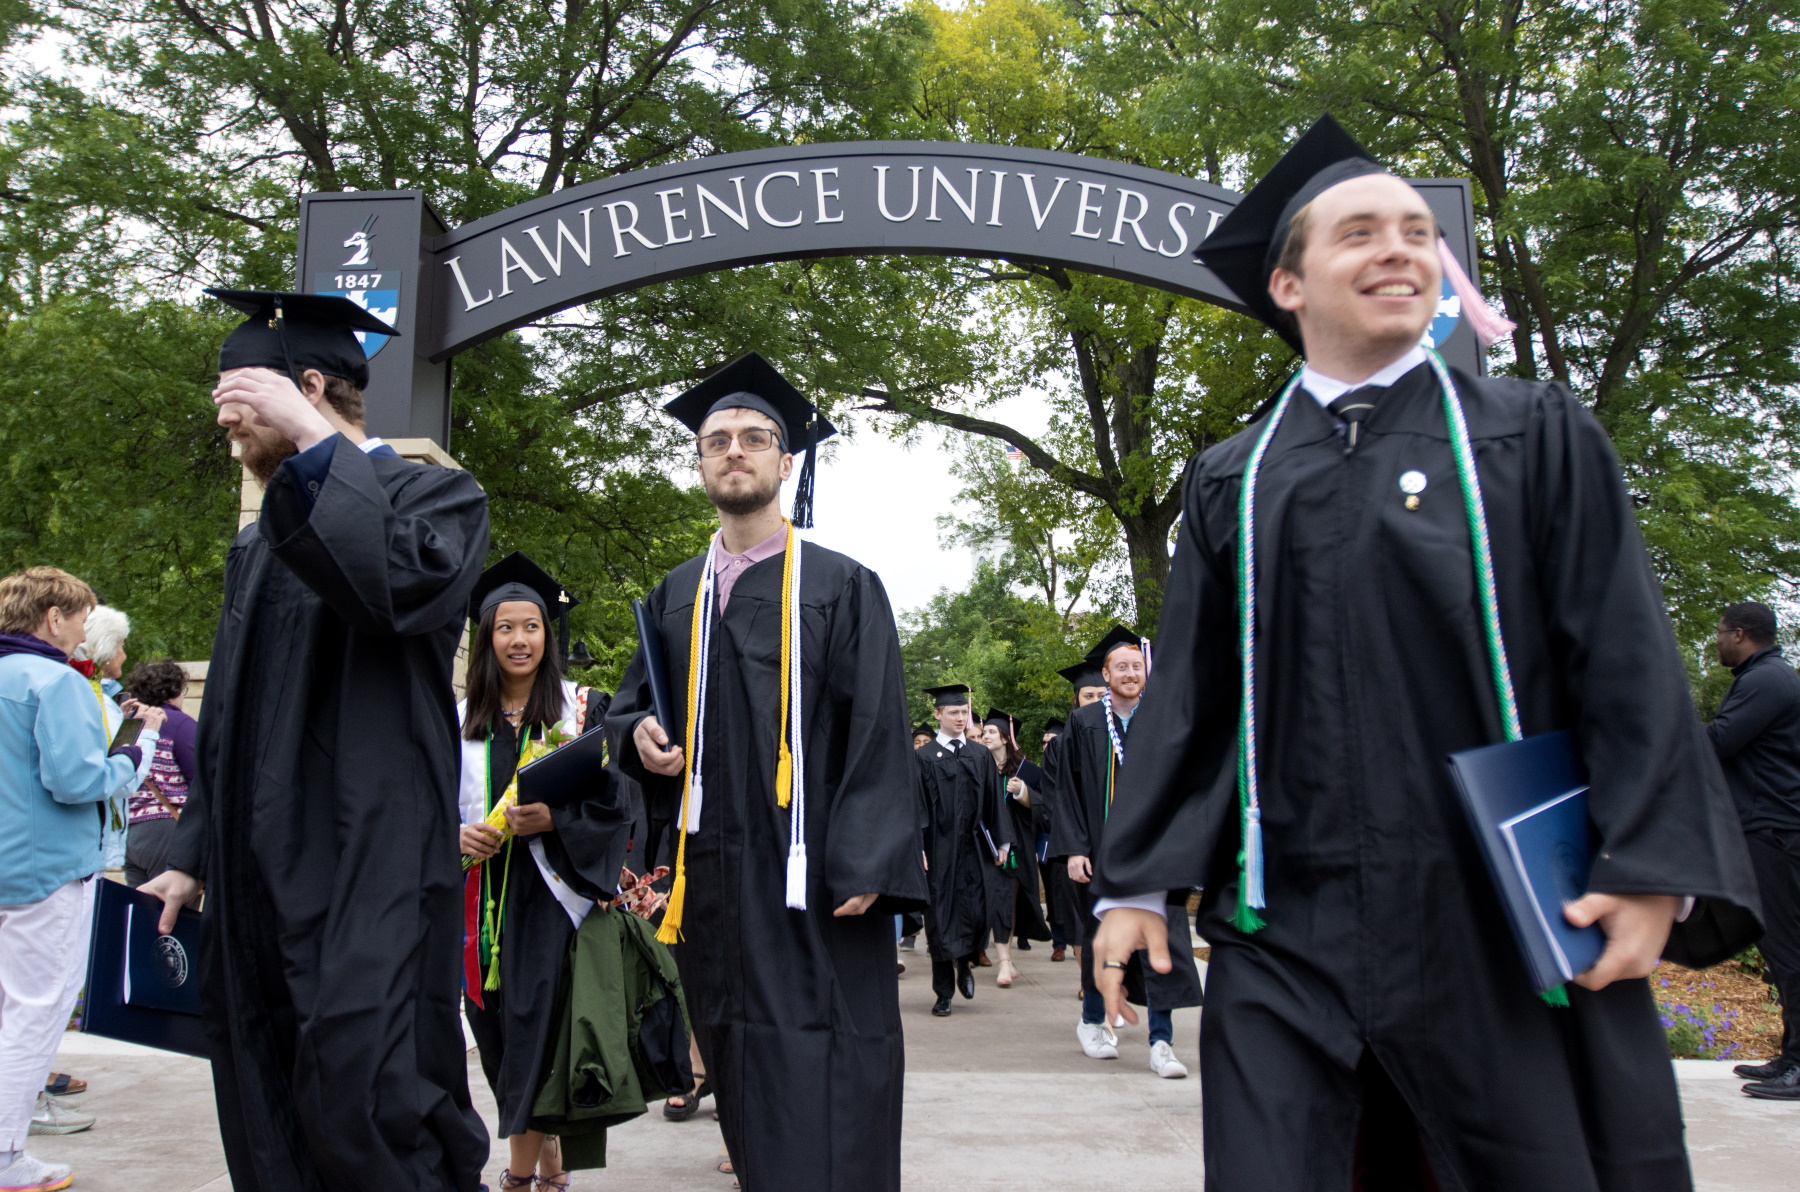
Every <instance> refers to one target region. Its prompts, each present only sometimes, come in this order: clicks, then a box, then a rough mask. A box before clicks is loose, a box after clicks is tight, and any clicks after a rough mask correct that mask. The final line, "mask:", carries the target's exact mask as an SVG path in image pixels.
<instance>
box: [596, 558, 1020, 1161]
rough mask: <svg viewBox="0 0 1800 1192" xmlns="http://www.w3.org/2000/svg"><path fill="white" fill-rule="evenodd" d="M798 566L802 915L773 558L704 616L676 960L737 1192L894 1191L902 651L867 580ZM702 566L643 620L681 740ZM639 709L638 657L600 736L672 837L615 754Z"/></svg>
mask: <svg viewBox="0 0 1800 1192" xmlns="http://www.w3.org/2000/svg"><path fill="white" fill-rule="evenodd" d="M802 550H803V552H804V553H803V555H802V567H801V584H800V599H801V605H802V608H801V620H802V627H801V632H802V652H801V658H802V668H803V673H802V692H801V706H802V713H803V717H804V723H805V732H806V749H807V752H806V824H805V840H806V848H807V855H808V858H809V864H808V869H807V885H806V904H807V909H806V910H804V911H799V910H790V909H789V908H788V907H787V904H786V893H785V891H786V868H787V856H788V824H789V813H788V811H786V810H783V809H782V808H781V807H779V806H778V805H777V803H776V795H775V770H776V763H777V747H778V738H779V734H780V728H779V726H778V724H777V720H778V719H779V715H780V712H779V708H780V691H781V684H782V683H783V682H784V681H785V676H783V675H782V673H781V623H782V617H783V615H784V611H785V610H784V609H783V608H782V603H781V574H782V556H781V555H776V556H775V557H774V558H771V559H765V560H763V561H762V562H759V563H754V564H752V565H751V566H750V567H749V568H747V569H746V570H745V571H744V572H742V573H741V574H740V575H739V576H738V579H737V583H736V585H735V586H734V587H733V588H732V592H731V599H730V601H729V603H728V604H727V605H726V608H725V611H724V613H723V615H720V614H718V613H716V612H715V614H714V622H713V626H712V631H711V650H710V655H711V657H710V658H709V659H708V671H709V673H708V680H707V698H706V716H705V730H706V741H705V750H704V754H703V757H702V762H701V765H702V773H701V779H702V783H701V787H702V791H703V799H702V810H701V816H700V825H699V831H698V832H696V833H694V834H692V835H690V836H689V837H688V839H687V901H686V907H685V914H684V919H683V923H682V933H683V939H682V942H681V943H680V944H677V945H676V946H675V948H674V951H675V956H676V960H677V962H678V963H679V964H680V967H681V979H682V984H683V986H684V987H685V988H686V991H687V996H688V1006H689V1010H690V1013H691V1016H692V1019H693V1024H694V1032H695V1037H696V1039H697V1040H698V1042H699V1044H700V1051H701V1056H702V1058H703V1059H704V1060H705V1061H706V1069H707V1073H708V1076H709V1079H710V1080H711V1082H712V1085H713V1088H714V1089H715V1090H716V1093H717V1097H718V1106H719V1118H720V1125H721V1126H722V1127H723V1130H724V1134H725V1143H726V1146H727V1148H728V1149H729V1150H730V1152H731V1159H732V1163H733V1165H734V1166H735V1167H736V1168H737V1173H738V1179H739V1180H740V1181H741V1182H742V1183H743V1186H744V1187H745V1188H747V1189H752V1190H756V1192H769V1190H773V1189H782V1188H810V1189H822V1190H841V1192H862V1190H865V1189H875V1190H880V1189H898V1188H899V1186H900V1112H901V1096H902V1083H903V1078H904V1070H905V1048H904V1044H903V1041H902V1037H901V1032H900V1003H899V991H898V986H897V984H896V982H895V978H894V920H893V917H892V916H893V915H894V914H895V913H898V912H902V911H909V910H913V909H916V908H918V907H919V906H921V905H922V904H923V903H924V901H925V875H924V872H923V871H922V867H921V865H920V862H919V851H920V846H919V828H918V821H917V818H916V806H915V802H914V793H913V788H912V771H911V769H910V768H909V766H908V762H907V758H906V749H907V744H908V741H909V739H910V736H911V732H912V728H911V725H910V723H909V722H908V720H907V714H906V691H905V680H904V676H903V673H902V670H901V663H900V638H899V633H898V631H897V630H896V629H895V626H894V615H893V611H892V610H891V608H890V607H889V605H888V600H887V593H886V592H885V591H884V590H883V588H882V586H881V581H880V579H879V578H878V577H877V576H876V575H875V573H874V572H872V571H870V570H869V569H868V568H866V567H863V566H861V565H859V564H858V563H856V562H855V561H854V560H852V559H848V558H846V557H844V556H843V555H840V554H838V553H837V552H835V551H831V550H827V549H825V548H824V547H821V546H817V545H814V544H813V543H805V544H804V545H803V547H802ZM703 562H704V557H700V558H694V559H690V560H688V561H687V562H686V563H683V564H682V565H681V566H679V567H677V568H676V569H675V570H674V571H672V572H670V573H669V574H668V576H667V577H665V578H664V579H663V581H662V582H661V583H660V584H658V585H657V586H656V588H655V590H654V591H652V592H651V593H650V596H649V599H648V600H647V601H646V602H645V603H646V604H647V606H648V608H649V612H650V616H651V618H652V620H653V622H654V623H655V624H656V625H657V626H658V627H659V629H660V630H661V632H662V636H663V640H664V643H665V648H666V652H667V664H668V676H669V681H670V685H671V687H672V689H673V690H672V692H671V696H672V700H673V708H672V709H671V712H672V715H673V716H674V717H675V719H676V720H677V723H676V724H673V725H668V726H665V727H666V728H667V729H668V730H669V732H670V736H671V738H672V739H673V740H674V741H676V742H677V743H682V742H684V741H685V724H684V723H682V721H683V720H684V717H685V714H686V709H687V706H688V691H687V678H688V659H689V653H690V636H691V629H692V621H693V612H694V594H695V589H696V586H697V584H698V582H699V579H700V575H701V570H702V564H703ZM650 711H651V704H650V689H649V685H648V682H647V681H646V679H645V672H644V660H643V658H642V657H641V651H640V656H638V657H634V658H633V659H632V662H631V666H630V668H629V669H628V670H627V671H626V672H625V678H624V680H623V682H622V683H621V684H620V687H619V693H618V695H617V696H616V697H615V699H614V701H613V705H612V709H611V712H610V713H609V715H608V726H609V731H612V732H614V733H616V734H617V736H618V739H619V740H620V741H621V742H624V743H625V744H624V745H623V747H622V749H621V754H620V763H621V765H622V766H623V767H624V768H625V770H626V772H627V773H629V774H631V775H632V776H633V777H634V778H636V779H637V780H638V781H639V782H640V783H642V784H643V787H644V794H645V798H646V800H647V801H648V803H649V805H650V808H651V815H652V818H655V817H656V816H658V815H659V814H660V815H667V816H669V817H671V818H673V817H674V816H676V814H677V812H676V808H677V807H678V806H679V803H680V800H681V790H680V785H681V784H680V780H679V779H678V778H667V777H663V776H661V775H658V774H654V773H652V772H651V771H650V770H648V769H647V768H645V767H644V765H643V762H642V759H641V758H640V757H639V756H638V752H637V750H636V748H635V747H633V746H632V745H631V744H629V742H630V741H631V735H632V733H633V731H635V729H636V727H637V724H638V722H639V721H640V720H642V719H643V718H644V717H645V716H646V715H648V714H650ZM989 768H990V769H991V768H992V767H991V765H990V767H989ZM665 860H666V858H665ZM871 893H872V894H878V895H880V897H879V898H878V899H877V900H876V902H875V905H874V906H872V907H871V908H870V909H869V910H868V911H867V912H866V913H865V914H862V915H857V916H846V917H843V918H837V917H834V916H833V914H832V911H833V910H834V909H835V908H836V907H838V906H840V905H842V904H843V903H844V902H846V901H848V900H849V899H851V898H855V897H857V896H858V895H861V894H871Z"/></svg>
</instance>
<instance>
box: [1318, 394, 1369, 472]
mask: <svg viewBox="0 0 1800 1192" xmlns="http://www.w3.org/2000/svg"><path fill="white" fill-rule="evenodd" d="M1380 396H1381V389H1380V387H1379V386H1376V385H1364V386H1363V387H1362V388H1361V389H1352V390H1350V392H1348V393H1346V394H1344V395H1343V396H1342V397H1340V398H1338V399H1337V400H1336V401H1334V402H1332V403H1331V404H1330V405H1328V406H1326V407H1325V408H1326V409H1327V410H1330V411H1331V412H1332V413H1333V414H1335V415H1337V416H1338V418H1339V419H1341V420H1342V421H1343V423H1344V454H1345V455H1349V454H1350V453H1351V452H1352V451H1355V450H1356V437H1357V432H1358V431H1360V430H1361V429H1362V424H1363V420H1364V419H1366V418H1368V416H1369V415H1370V414H1373V413H1374V412H1375V399H1376V398H1378V397H1380Z"/></svg>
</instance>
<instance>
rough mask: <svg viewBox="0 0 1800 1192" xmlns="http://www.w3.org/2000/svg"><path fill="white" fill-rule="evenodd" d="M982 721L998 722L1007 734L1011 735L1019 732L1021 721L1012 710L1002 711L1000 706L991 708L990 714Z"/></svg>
mask: <svg viewBox="0 0 1800 1192" xmlns="http://www.w3.org/2000/svg"><path fill="white" fill-rule="evenodd" d="M981 723H983V724H997V725H999V726H1000V727H1001V728H1003V729H1005V730H1006V735H1007V736H1009V737H1011V736H1014V735H1016V734H1017V733H1018V731H1019V725H1020V723H1021V721H1020V720H1019V718H1018V717H1017V716H1014V715H1013V714H1012V713H1011V712H1002V711H1001V710H1000V709H999V708H989V709H988V714H987V715H986V716H985V717H983V718H982V721H981Z"/></svg>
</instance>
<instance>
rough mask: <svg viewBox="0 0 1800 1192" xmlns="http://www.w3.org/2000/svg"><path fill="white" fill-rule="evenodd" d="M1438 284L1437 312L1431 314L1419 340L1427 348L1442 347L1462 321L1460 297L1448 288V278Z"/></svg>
mask: <svg viewBox="0 0 1800 1192" xmlns="http://www.w3.org/2000/svg"><path fill="white" fill-rule="evenodd" d="M1438 284H1439V285H1440V286H1441V287H1442V289H1441V290H1440V291H1439V293H1438V304H1437V314H1435V315H1433V316H1432V318H1431V326H1429V327H1427V328H1425V335H1424V337H1423V338H1421V339H1420V340H1419V343H1420V344H1422V345H1423V346H1425V347H1427V348H1442V347H1443V346H1444V344H1445V343H1447V342H1448V341H1449V339H1450V337H1451V336H1452V335H1454V334H1456V325H1457V323H1459V322H1461V321H1462V299H1461V298H1458V297H1457V296H1456V291H1455V290H1453V289H1451V288H1450V279H1449V278H1445V279H1444V280H1443V281H1441V282H1439V283H1438Z"/></svg>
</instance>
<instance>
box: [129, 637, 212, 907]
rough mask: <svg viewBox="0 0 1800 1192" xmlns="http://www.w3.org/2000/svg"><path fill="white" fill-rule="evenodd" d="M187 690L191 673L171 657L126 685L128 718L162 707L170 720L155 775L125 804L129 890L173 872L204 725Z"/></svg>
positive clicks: (143, 668)
mask: <svg viewBox="0 0 1800 1192" xmlns="http://www.w3.org/2000/svg"><path fill="white" fill-rule="evenodd" d="M120 652H121V653H122V652H123V651H120ZM186 691H187V671H185V670H183V669H182V668H181V664H180V663H179V662H176V661H174V660H173V659H168V658H165V659H163V660H162V661H161V662H146V663H143V664H141V665H140V666H138V668H137V669H136V670H134V671H132V672H131V674H130V676H129V677H127V678H126V680H125V690H124V695H125V696H126V697H127V698H126V699H125V701H124V707H125V711H126V713H127V714H128V715H133V716H135V715H137V714H138V708H161V709H162V710H163V713H164V716H165V719H164V720H163V728H162V732H161V734H160V735H159V736H158V737H157V741H156V756H155V758H154V759H153V760H152V761H151V763H150V774H149V776H148V777H147V778H145V779H144V782H143V785H141V786H139V787H138V789H137V790H136V791H134V792H133V793H132V795H131V797H130V798H129V799H128V800H127V801H126V821H127V827H126V833H125V884H126V885H128V886H141V885H143V884H144V883H145V882H147V881H149V880H150V879H151V878H153V877H155V876H157V875H158V874H160V873H162V871H163V870H165V869H167V868H168V867H169V848H170V846H171V844H172V843H173V842H174V839H175V821H176V820H178V819H180V818H181V809H182V808H183V807H184V806H186V804H187V796H188V783H189V782H191V781H193V777H194V772H195V766H194V732H195V730H196V729H197V728H198V727H199V725H197V724H196V723H195V722H194V718H193V717H192V716H189V715H188V714H187V712H185V711H184V710H183V709H182V706H181V704H182V699H183V695H184V693H185V692H186ZM134 705H135V706H134Z"/></svg>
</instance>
